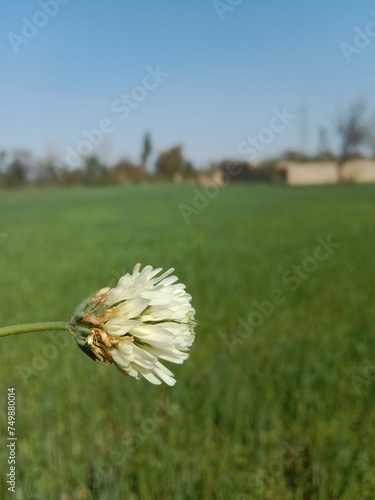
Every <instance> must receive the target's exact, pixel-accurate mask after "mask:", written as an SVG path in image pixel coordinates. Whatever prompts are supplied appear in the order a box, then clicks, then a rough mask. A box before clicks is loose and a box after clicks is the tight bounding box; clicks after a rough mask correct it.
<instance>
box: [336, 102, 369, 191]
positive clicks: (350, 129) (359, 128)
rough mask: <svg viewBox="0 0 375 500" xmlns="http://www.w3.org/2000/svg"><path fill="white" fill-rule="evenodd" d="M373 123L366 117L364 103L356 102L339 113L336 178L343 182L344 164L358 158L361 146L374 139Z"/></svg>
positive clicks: (337, 120) (337, 121)
mask: <svg viewBox="0 0 375 500" xmlns="http://www.w3.org/2000/svg"><path fill="white" fill-rule="evenodd" d="M373 130H374V123H373V120H372V119H371V118H369V117H368V111H367V106H366V103H365V102H364V101H357V102H355V103H353V104H352V105H350V106H349V108H348V109H347V110H346V111H341V112H340V113H339V115H338V117H337V119H336V132H337V135H338V139H339V150H338V155H337V169H338V178H339V180H340V181H342V180H343V167H344V164H345V162H346V161H347V160H348V159H350V158H353V157H355V156H358V155H359V154H360V151H361V148H362V147H363V146H366V145H369V144H370V143H371V142H372V140H373V137H374V134H373Z"/></svg>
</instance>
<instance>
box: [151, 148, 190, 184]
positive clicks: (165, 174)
mask: <svg viewBox="0 0 375 500" xmlns="http://www.w3.org/2000/svg"><path fill="white" fill-rule="evenodd" d="M195 173H196V172H195V169H194V167H193V165H192V164H191V163H190V162H187V161H186V160H185V159H184V157H183V154H182V148H181V146H174V147H173V148H170V149H168V150H167V151H164V152H162V153H160V155H159V156H158V159H157V160H156V174H157V177H159V178H161V179H166V180H170V181H179V180H187V179H191V178H192V177H193V175H195Z"/></svg>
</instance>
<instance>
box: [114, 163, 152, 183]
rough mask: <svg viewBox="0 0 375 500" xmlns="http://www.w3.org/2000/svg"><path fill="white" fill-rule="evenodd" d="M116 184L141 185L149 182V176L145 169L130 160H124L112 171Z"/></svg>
mask: <svg viewBox="0 0 375 500" xmlns="http://www.w3.org/2000/svg"><path fill="white" fill-rule="evenodd" d="M111 175H112V178H113V179H114V182H115V183H116V184H140V183H143V182H147V180H148V177H149V175H148V174H147V172H146V171H145V169H144V168H143V167H141V166H139V165H135V164H134V163H132V162H131V161H129V160H122V161H120V162H119V163H117V164H116V165H115V166H114V167H113V168H112V170H111Z"/></svg>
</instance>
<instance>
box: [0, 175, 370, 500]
mask: <svg viewBox="0 0 375 500" xmlns="http://www.w3.org/2000/svg"><path fill="white" fill-rule="evenodd" d="M192 189H193V188H192V187H188V186H178V187H176V186H157V187H155V186H138V187H126V188H120V187H116V188H112V187H111V188H108V189H107V188H102V189H86V190H85V189H66V190H63V189H61V190H45V191H30V192H2V193H0V233H1V235H0V237H1V239H0V241H1V243H0V283H1V288H0V301H1V308H0V326H6V325H8V324H18V323H23V322H34V321H35V322H36V321H55V320H56V321H57V320H65V319H68V318H69V317H70V315H71V313H72V312H73V310H74V308H75V307H76V305H77V304H78V303H79V302H80V301H81V300H82V299H83V298H85V297H86V296H88V295H89V294H90V293H91V292H94V291H96V290H98V289H99V288H101V287H103V286H107V285H112V286H114V285H115V283H116V280H117V279H118V277H120V276H121V275H122V274H123V273H125V272H127V271H131V270H132V269H133V267H134V265H135V264H136V263H137V262H142V263H143V264H151V265H153V266H156V267H157V266H162V267H164V268H169V267H175V269H176V274H177V275H178V276H179V278H180V279H181V281H183V282H184V283H186V285H187V290H188V291H189V292H190V293H191V294H192V296H193V305H194V306H195V308H196V311H197V320H198V321H199V326H198V328H197V337H196V342H195V344H194V346H193V348H192V349H191V356H190V359H189V360H188V361H187V362H186V363H185V364H184V365H182V366H177V367H176V366H174V365H170V364H169V367H170V368H172V370H173V371H174V372H175V373H176V378H177V384H176V386H175V387H173V388H169V387H167V386H153V385H151V384H149V383H148V382H147V381H137V380H134V379H130V378H125V377H123V376H122V375H121V374H120V373H119V372H118V371H117V370H116V369H115V368H114V367H112V366H111V367H102V366H99V365H97V364H96V363H94V362H93V361H92V360H90V359H89V358H88V357H87V356H85V355H84V354H82V353H81V352H80V351H79V349H78V348H77V347H76V346H75V345H74V342H73V341H72V340H71V339H69V342H68V341H67V340H66V338H67V337H66V335H64V334H63V333H54V334H52V333H51V334H50V333H37V334H29V335H25V336H14V337H9V338H4V339H1V340H0V349H1V360H2V361H1V365H0V375H1V377H0V380H1V386H0V415H1V420H0V421H1V433H0V435H1V438H2V439H1V443H2V446H1V448H0V473H1V487H0V497H1V498H8V497H9V498H16V499H26V500H37V499H38V500H39V499H41V500H45V499H46V500H50V499H51V500H55V499H61V500H71V499H72V500H76V499H100V500H112V499H120V500H122V499H125V500H133V499H134V500H135V499H141V500H169V499H176V500H205V499H222V500H227V499H229V500H231V499H234V500H247V499H253V498H255V499H294V498H296V499H301V500H302V499H303V500H308V499H321V500H324V499H373V498H375V447H374V440H375V405H374V403H375V395H374V389H375V349H374V348H375V326H374V325H375V308H374V303H375V291H374V289H375V287H374V278H373V276H374V270H375V231H374V229H375V224H374V223H375V188H374V186H370V185H369V186H335V187H307V188H290V187H285V186H284V187H270V186H233V187H228V188H225V189H223V190H222V191H221V192H220V193H219V195H218V196H217V197H215V198H212V199H211V200H210V201H209V203H208V205H207V207H206V208H204V209H203V210H202V211H201V212H200V213H199V214H194V215H192V216H191V222H190V224H186V223H185V222H184V219H183V218H182V216H181V213H180V210H179V205H180V203H186V204H189V205H192V200H193V196H194V193H193V191H192ZM328 235H331V237H332V240H333V241H334V242H339V243H340V246H339V247H338V248H335V249H334V250H333V251H332V253H331V254H330V255H329V258H327V259H326V260H324V261H321V262H317V265H316V266H315V267H316V269H313V270H311V272H308V273H306V272H305V274H304V275H306V274H307V277H306V278H300V282H299V283H298V286H297V280H296V279H295V280H294V282H293V283H294V284H295V285H296V287H295V288H296V289H295V290H292V288H293V285H292V284H291V283H290V282H287V279H286V277H285V273H286V272H289V275H287V276H288V278H290V277H291V276H292V275H294V276H295V274H294V271H292V269H293V268H292V266H294V265H296V266H299V265H301V264H302V263H303V262H305V265H306V266H307V265H309V266H310V267H311V269H312V268H313V267H314V266H313V260H312V259H311V257H313V256H314V251H315V249H316V247H317V246H318V245H319V243H318V241H317V238H322V239H323V240H326V238H327V236H328ZM308 257H310V259H308V260H307V261H304V259H306V258H308ZM307 263H309V264H307ZM283 276H284V278H283ZM275 289H280V290H281V291H282V293H283V297H284V298H285V300H284V302H283V303H282V304H279V305H276V306H274V311H273V312H272V313H271V314H268V315H264V316H263V318H262V321H261V322H262V324H261V325H259V326H258V327H255V328H253V333H252V334H251V335H250V334H246V330H244V327H242V329H239V324H240V322H241V320H240V318H242V319H243V320H244V321H247V318H248V316H249V314H250V313H252V312H253V311H255V310H256V308H255V306H254V304H253V301H258V302H262V301H265V300H266V299H269V298H270V296H271V294H272V293H273V291H274V290H275ZM254 317H255V316H254ZM244 332H245V334H244ZM52 339H57V340H56V342H58V345H56V344H55V343H54V341H53V340H52ZM11 386H14V387H16V392H17V421H16V429H17V436H18V441H17V493H16V494H15V495H14V494H11V493H8V491H7V485H6V473H7V472H8V465H7V457H8V449H7V448H6V439H5V438H6V436H7V429H6V399H7V388H8V387H11Z"/></svg>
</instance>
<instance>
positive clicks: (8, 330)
mask: <svg viewBox="0 0 375 500" xmlns="http://www.w3.org/2000/svg"><path fill="white" fill-rule="evenodd" d="M51 330H67V331H69V327H68V323H67V322H66V321H50V322H47V323H26V324H25V325H14V326H4V327H3V328H0V337H7V336H8V335H19V334H20V333H30V332H45V331H51Z"/></svg>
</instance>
